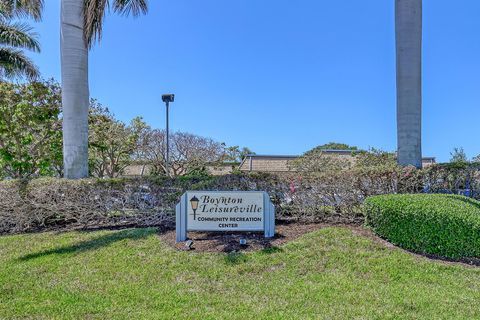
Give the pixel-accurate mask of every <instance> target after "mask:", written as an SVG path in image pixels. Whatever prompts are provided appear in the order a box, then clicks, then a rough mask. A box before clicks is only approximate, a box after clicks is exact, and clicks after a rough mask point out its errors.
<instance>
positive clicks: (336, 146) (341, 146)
mask: <svg viewBox="0 0 480 320" xmlns="http://www.w3.org/2000/svg"><path fill="white" fill-rule="evenodd" d="M325 150H351V151H356V150H358V148H357V147H355V146H351V145H348V144H346V143H338V142H329V143H327V144H322V145H320V146H316V147H315V148H313V149H311V150H309V151H307V152H305V155H308V154H309V153H313V154H314V153H318V152H319V151H325Z"/></svg>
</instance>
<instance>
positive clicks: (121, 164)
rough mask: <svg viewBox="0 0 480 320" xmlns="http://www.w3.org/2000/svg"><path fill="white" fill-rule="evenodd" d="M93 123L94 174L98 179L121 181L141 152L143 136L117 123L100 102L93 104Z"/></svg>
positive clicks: (91, 161)
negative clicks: (125, 170) (139, 138)
mask: <svg viewBox="0 0 480 320" xmlns="http://www.w3.org/2000/svg"><path fill="white" fill-rule="evenodd" d="M137 120H138V119H137ZM89 122H90V123H89V126H90V131H89V167H90V172H91V174H92V175H95V176H97V177H105V176H107V177H110V178H114V177H117V176H118V175H120V174H121V173H122V172H123V170H124V169H125V168H126V167H127V166H128V165H129V164H130V163H131V161H132V155H133V154H134V152H135V151H136V150H137V142H138V134H139V132H137V131H136V130H135V128H133V127H132V126H127V125H126V124H125V123H123V122H121V121H119V120H117V119H115V117H114V115H113V114H112V113H110V111H109V110H108V108H105V107H103V106H102V105H101V104H99V103H98V102H97V101H96V100H92V101H91V105H90V114H89ZM137 129H138V128H137Z"/></svg>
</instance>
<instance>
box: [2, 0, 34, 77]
mask: <svg viewBox="0 0 480 320" xmlns="http://www.w3.org/2000/svg"><path fill="white" fill-rule="evenodd" d="M42 8H43V0H0V80H2V79H12V78H17V77H23V76H25V77H27V78H29V79H35V78H37V77H38V76H39V71H38V69H37V67H36V66H35V64H33V62H32V60H30V59H29V58H28V57H27V56H26V55H25V54H24V53H23V51H22V49H27V50H31V51H34V52H40V44H39V43H38V40H37V34H36V33H34V32H32V28H31V27H29V26H28V25H26V24H23V23H17V22H11V20H12V19H15V18H23V17H32V18H34V19H35V20H37V21H38V20H40V18H41V12H42Z"/></svg>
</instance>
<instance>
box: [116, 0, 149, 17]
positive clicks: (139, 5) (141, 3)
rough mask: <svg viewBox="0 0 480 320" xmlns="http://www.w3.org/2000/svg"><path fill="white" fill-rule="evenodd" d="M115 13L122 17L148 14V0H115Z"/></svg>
mask: <svg viewBox="0 0 480 320" xmlns="http://www.w3.org/2000/svg"><path fill="white" fill-rule="evenodd" d="M113 11H114V12H116V13H120V14H122V15H129V14H132V15H133V16H134V17H137V16H139V15H141V14H146V13H147V11H148V1H147V0H115V2H114V3H113Z"/></svg>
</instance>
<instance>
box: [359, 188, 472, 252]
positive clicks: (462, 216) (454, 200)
mask: <svg viewBox="0 0 480 320" xmlns="http://www.w3.org/2000/svg"><path fill="white" fill-rule="evenodd" d="M365 209H366V223H367V225H368V226H370V227H371V228H372V229H373V230H374V231H375V233H376V234H377V235H379V236H380V237H382V238H385V239H387V240H388V241H390V242H392V243H393V244H395V245H398V246H400V247H402V248H404V249H407V250H411V251H414V252H419V253H428V254H433V255H438V256H443V257H448V258H455V259H458V258H480V202H479V201H477V200H473V199H470V198H466V197H463V196H457V195H445V194H402V195H382V196H374V197H370V198H368V199H367V200H366V201H365Z"/></svg>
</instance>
